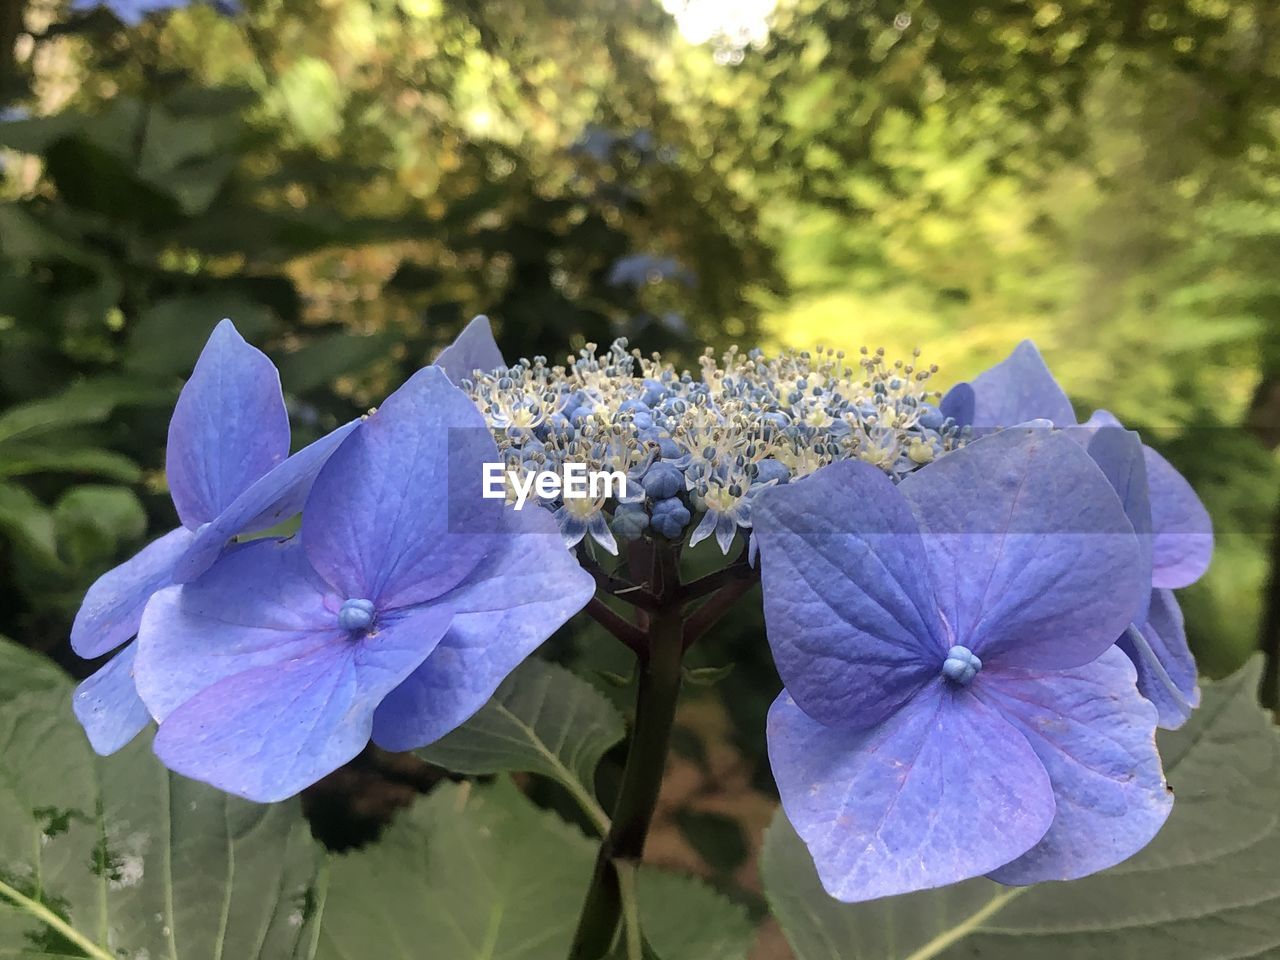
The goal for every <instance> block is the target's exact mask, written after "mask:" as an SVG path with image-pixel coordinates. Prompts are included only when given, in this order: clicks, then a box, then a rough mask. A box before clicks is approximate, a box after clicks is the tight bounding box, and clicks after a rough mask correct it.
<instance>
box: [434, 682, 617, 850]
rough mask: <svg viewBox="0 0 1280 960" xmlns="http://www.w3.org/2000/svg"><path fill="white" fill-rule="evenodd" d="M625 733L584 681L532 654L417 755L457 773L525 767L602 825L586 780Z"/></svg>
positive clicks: (602, 818) (614, 713)
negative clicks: (453, 727) (564, 792)
mask: <svg viewBox="0 0 1280 960" xmlns="http://www.w3.org/2000/svg"><path fill="white" fill-rule="evenodd" d="M624 733H625V730H624V728H623V723H622V718H621V717H620V716H619V715H618V713H617V711H616V710H614V709H613V707H612V706H611V705H610V704H609V702H608V701H607V700H605V698H604V697H603V696H601V695H600V693H599V692H597V691H596V689H595V688H594V687H592V686H591V684H589V683H587V682H586V681H585V680H581V679H579V678H578V677H575V676H574V675H573V674H572V673H570V672H569V671H568V670H566V669H565V668H564V667H560V666H557V665H555V664H552V663H547V662H546V661H545V660H539V659H537V658H536V657H534V658H531V659H529V660H526V661H525V662H524V663H523V664H522V665H521V666H520V668H519V669H517V670H516V671H515V673H513V674H512V675H511V676H510V677H508V678H507V679H506V680H505V681H504V682H503V684H502V686H501V687H499V688H498V692H497V693H495V694H494V696H493V699H492V700H490V701H489V702H488V703H487V704H485V706H483V707H482V708H481V709H480V711H479V713H477V714H476V715H475V716H474V717H472V718H471V719H470V720H468V721H467V722H466V723H464V724H463V725H462V726H461V727H459V728H458V729H457V730H455V731H453V732H452V733H450V734H448V735H447V736H445V737H444V738H442V739H440V740H437V741H436V742H435V743H433V744H431V746H429V747H424V748H422V749H421V750H418V751H417V753H418V755H419V756H421V757H422V758H423V759H425V760H427V761H428V762H429V763H434V764H436V765H438V766H441V767H444V768H445V769H447V770H453V771H455V772H456V773H467V774H490V773H504V772H511V771H528V772H531V773H539V774H542V775H543V776H547V777H551V778H552V779H553V780H556V781H558V782H559V783H561V784H562V785H563V786H564V787H565V788H566V789H567V790H568V791H569V792H570V793H572V794H573V795H574V798H575V799H576V800H577V801H578V802H579V803H580V804H581V805H582V807H583V809H584V810H585V811H586V812H587V813H588V814H589V815H590V816H591V818H592V820H593V821H594V823H595V825H596V826H597V827H601V828H603V827H604V826H605V825H606V824H607V823H608V818H607V817H606V816H605V814H604V811H603V810H601V809H600V805H599V804H598V803H597V802H596V801H595V797H594V790H593V789H592V783H593V781H594V779H595V770H596V765H597V764H599V762H600V758H601V757H602V756H604V753H605V751H606V750H608V749H609V748H610V747H612V746H613V745H614V744H615V743H618V742H619V741H620V740H621V739H622V737H623V735H624Z"/></svg>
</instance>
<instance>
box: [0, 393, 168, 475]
mask: <svg viewBox="0 0 1280 960" xmlns="http://www.w3.org/2000/svg"><path fill="white" fill-rule="evenodd" d="M171 397H172V394H171V393H169V392H168V391H166V390H159V389H157V388H156V387H150V386H140V385H137V384H131V383H128V382H126V381H121V380H114V379H110V378H102V379H99V380H85V381H82V382H81V383H77V384H75V385H73V386H71V387H69V388H68V389H66V390H65V391H63V392H62V393H60V394H58V395H57V396H53V397H46V398H43V399H40V400H32V401H30V402H28V403H20V404H18V405H17V406H14V407H10V408H9V409H8V410H6V411H5V412H4V413H0V443H3V444H7V443H9V442H11V441H13V440H29V439H31V438H32V437H38V436H40V435H41V434H45V433H49V432H51V431H54V430H63V429H65V428H67V427H75V426H81V425H83V424H86V423H101V422H102V421H103V420H105V419H107V417H109V416H110V415H111V412H112V411H113V410H115V409H116V408H117V407H120V406H125V405H132V404H148V403H154V402H156V401H158V400H162V399H163V400H167V399H170V398H171ZM5 455H6V457H7V456H8V450H6V451H5Z"/></svg>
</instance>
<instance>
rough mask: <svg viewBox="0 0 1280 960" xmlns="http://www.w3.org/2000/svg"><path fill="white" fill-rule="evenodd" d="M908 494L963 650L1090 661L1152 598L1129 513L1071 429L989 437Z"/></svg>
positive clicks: (1000, 658) (923, 477) (1063, 662)
mask: <svg viewBox="0 0 1280 960" xmlns="http://www.w3.org/2000/svg"><path fill="white" fill-rule="evenodd" d="M898 489H899V490H901V491H902V493H903V494H905V496H906V498H907V499H908V500H909V501H911V503H912V505H913V507H914V509H915V511H916V515H917V516H918V517H919V518H920V525H921V530H922V531H923V532H924V540H925V547H926V550H927V552H928V554H929V562H930V567H931V571H932V575H933V582H934V585H935V592H936V596H937V599H938V603H939V606H940V608H941V610H942V616H943V619H944V620H945V621H946V623H947V625H948V627H949V628H950V630H951V633H952V636H953V637H954V640H953V641H952V642H954V643H957V644H962V645H964V646H966V647H968V648H969V649H970V650H972V651H973V652H974V653H976V654H977V655H978V656H979V657H981V658H982V660H983V661H984V662H987V663H990V664H998V663H999V664H1004V665H1006V666H1024V667H1044V668H1054V667H1073V666H1078V665H1080V664H1083V663H1088V662H1089V661H1090V660H1095V659H1097V657H1098V655H1099V654H1101V653H1102V651H1103V650H1105V649H1107V647H1109V646H1111V645H1112V644H1113V643H1115V640H1116V637H1118V636H1120V634H1121V633H1123V632H1124V629H1125V627H1127V626H1128V625H1129V622H1130V620H1131V619H1132V618H1133V615H1134V612H1135V611H1136V610H1137V609H1138V607H1139V606H1140V604H1141V603H1142V601H1143V599H1144V595H1145V593H1146V591H1147V588H1148V582H1147V577H1146V571H1144V570H1143V569H1142V568H1141V564H1140V560H1141V553H1140V548H1139V545H1138V538H1137V537H1136V536H1134V533H1133V527H1132V525H1131V524H1130V523H1129V521H1128V519H1127V518H1126V517H1125V515H1124V508H1123V507H1122V506H1121V504H1120V500H1119V498H1118V497H1117V496H1116V493H1115V491H1114V490H1113V489H1112V487H1111V484H1110V483H1108V481H1107V478H1106V477H1105V476H1104V475H1103V473H1102V471H1101V470H1100V469H1099V468H1098V466H1097V464H1095V463H1094V462H1093V461H1092V460H1091V459H1090V458H1089V455H1088V454H1087V453H1085V452H1084V451H1083V450H1082V449H1081V448H1080V445H1079V444H1077V443H1074V442H1072V440H1071V439H1069V438H1068V436H1067V435H1066V434H1065V433H1064V432H1062V431H1059V430H1049V429H1044V428H1038V427H1018V428H1016V429H1010V430H1005V431H1002V432H1001V433H997V434H994V435H992V436H988V437H984V438H983V439H981V440H977V441H975V442H973V443H971V444H969V445H968V446H966V447H964V448H962V449H960V450H958V451H956V452H955V453H951V454H948V455H947V456H945V457H943V458H942V459H940V460H938V461H936V462H935V463H932V464H930V465H929V466H928V467H926V468H925V469H923V470H920V471H917V472H916V473H913V474H911V475H910V476H908V477H907V478H906V479H904V480H903V481H902V483H901V484H899V486H898Z"/></svg>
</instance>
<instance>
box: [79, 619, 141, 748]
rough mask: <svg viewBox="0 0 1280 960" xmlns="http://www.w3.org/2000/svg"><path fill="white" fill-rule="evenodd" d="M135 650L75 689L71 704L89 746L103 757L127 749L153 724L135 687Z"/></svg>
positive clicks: (128, 649)
mask: <svg viewBox="0 0 1280 960" xmlns="http://www.w3.org/2000/svg"><path fill="white" fill-rule="evenodd" d="M136 650H137V644H135V643H131V644H129V645H128V646H127V647H125V648H124V649H123V650H121V651H120V652H119V653H118V654H116V655H115V656H114V657H112V659H111V661H110V662H109V663H108V664H106V666H104V667H102V668H101V669H99V670H98V671H97V673H95V674H93V676H91V677H89V678H88V679H87V680H85V681H83V682H82V683H81V684H80V685H79V686H78V687H76V692H75V696H74V697H72V700H71V708H72V710H73V711H74V712H75V715H76V719H77V720H79V721H80V726H82V727H84V732H85V734H86V735H87V736H88V737H89V744H90V745H91V746H92V747H93V749H94V752H96V753H98V754H101V755H102V756H104V757H106V756H110V755H111V754H113V753H115V752H116V751H117V750H119V749H121V748H123V747H124V746H126V745H127V744H128V743H129V741H131V740H132V739H133V738H134V737H136V736H137V735H138V734H139V733H141V732H142V731H143V729H144V728H145V727H146V725H147V724H148V723H150V722H151V714H150V713H148V712H147V707H146V705H145V704H144V703H143V702H142V700H141V699H140V698H139V697H138V691H137V689H136V688H135V687H134V685H133V658H134V653H135V652H136Z"/></svg>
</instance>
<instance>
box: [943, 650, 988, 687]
mask: <svg viewBox="0 0 1280 960" xmlns="http://www.w3.org/2000/svg"><path fill="white" fill-rule="evenodd" d="M981 669H982V661H981V660H979V659H978V658H977V656H976V655H975V654H974V652H973V651H972V650H970V649H969V648H968V647H962V646H960V645H959V644H956V645H955V646H954V647H952V648H951V649H950V650H948V651H947V659H946V660H944V661H942V674H943V676H945V677H946V678H947V679H948V680H952V681H954V682H956V683H958V684H960V686H962V687H967V686H968V685H969V684H970V682H972V680H973V678H974V677H976V676H977V675H978V671H979V670H981Z"/></svg>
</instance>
